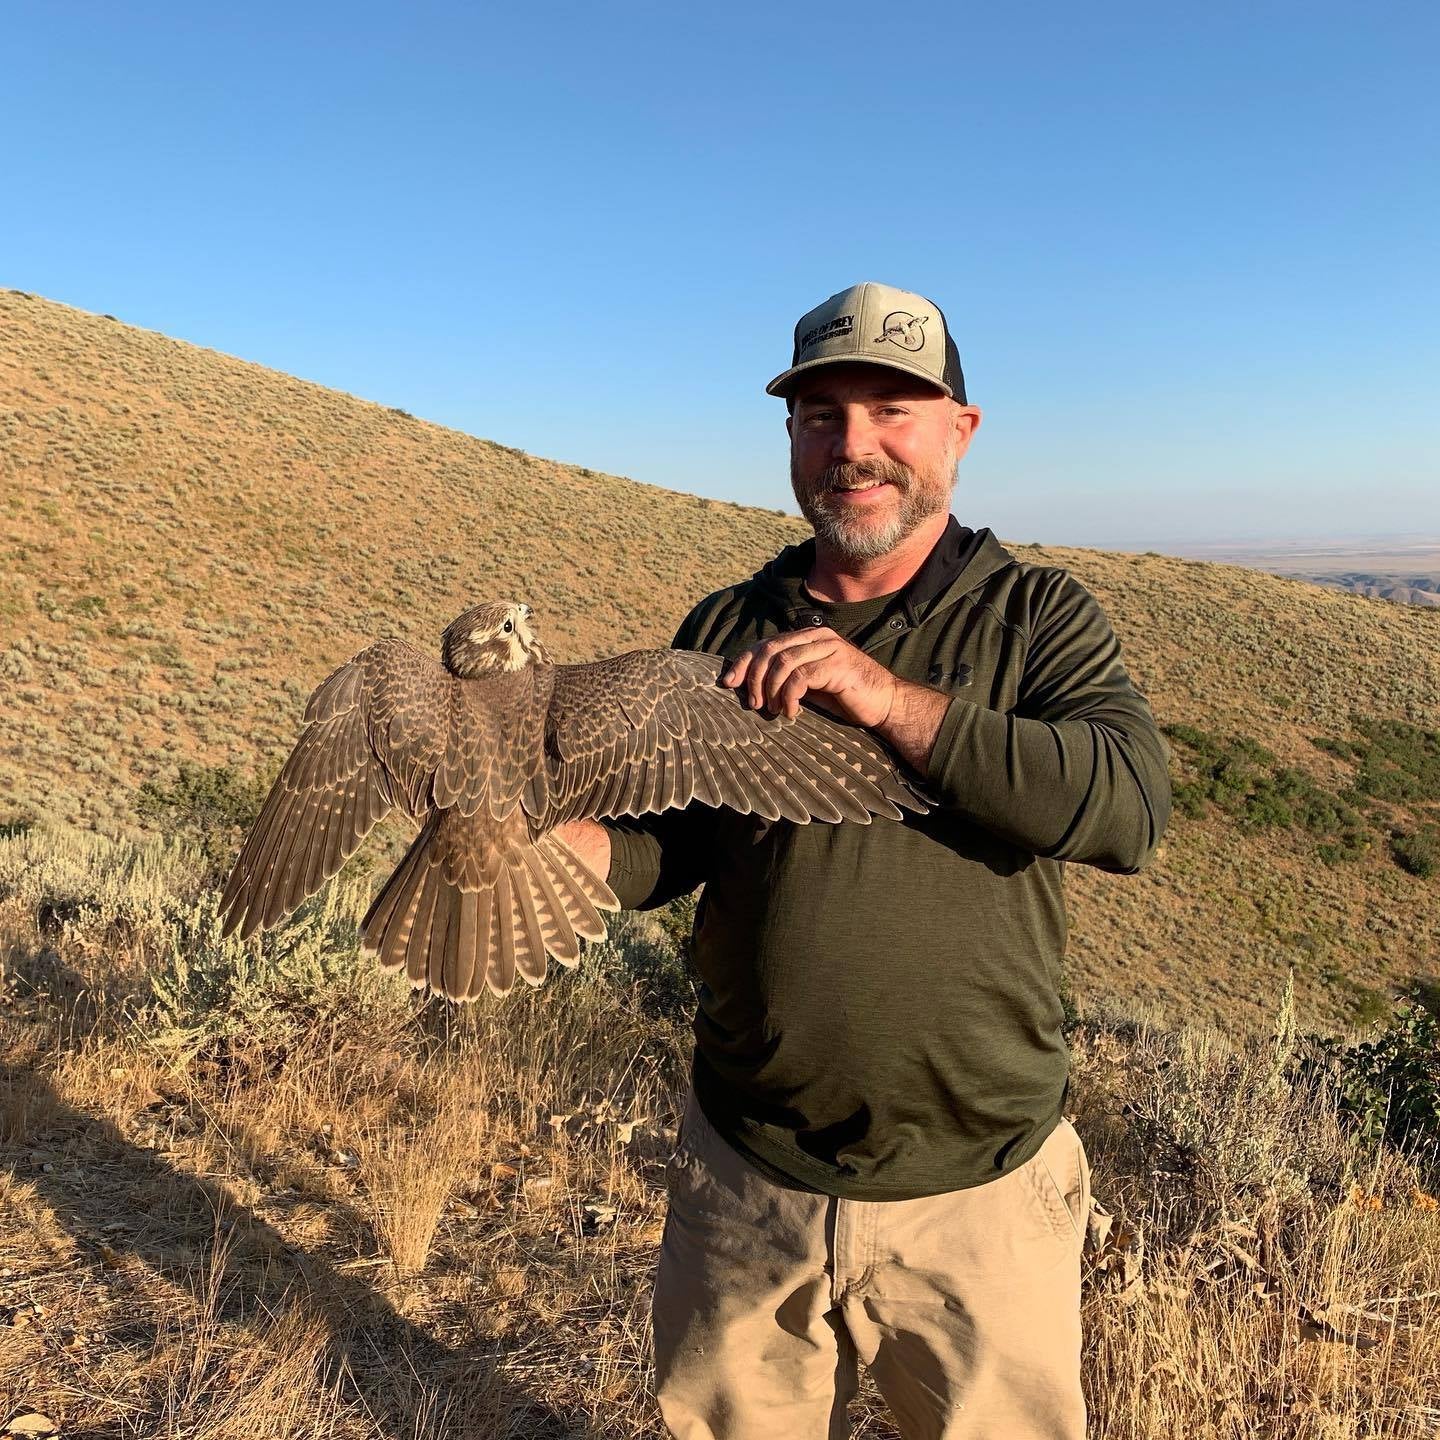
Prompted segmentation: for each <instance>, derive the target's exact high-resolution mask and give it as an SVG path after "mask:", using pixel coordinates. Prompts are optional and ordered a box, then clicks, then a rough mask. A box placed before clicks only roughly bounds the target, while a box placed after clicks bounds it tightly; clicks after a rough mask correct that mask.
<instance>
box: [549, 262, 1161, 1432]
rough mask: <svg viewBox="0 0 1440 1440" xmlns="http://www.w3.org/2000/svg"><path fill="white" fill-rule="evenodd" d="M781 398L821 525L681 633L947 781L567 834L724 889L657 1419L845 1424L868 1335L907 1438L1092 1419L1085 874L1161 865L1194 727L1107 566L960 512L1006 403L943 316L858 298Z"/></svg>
mask: <svg viewBox="0 0 1440 1440" xmlns="http://www.w3.org/2000/svg"><path fill="white" fill-rule="evenodd" d="M767 389H768V391H769V393H770V394H772V395H779V396H783V397H784V398H785V399H786V402H787V405H788V407H789V410H790V416H789V419H788V421H787V429H788V430H789V434H790V473H791V481H792V484H793V486H794V490H795V497H796V499H797V501H798V502H799V505H800V508H801V510H802V511H803V512H804V514H805V516H806V518H807V519H808V520H809V522H810V524H811V526H812V527H813V529H814V531H815V536H814V539H813V540H810V541H807V542H806V543H804V544H802V545H797V546H791V547H789V548H787V549H785V550H784V551H782V552H781V553H780V555H778V556H777V557H776V558H775V559H774V560H772V561H770V562H769V564H767V565H766V566H765V567H764V568H763V569H761V570H760V571H759V572H758V573H757V574H756V575H755V576H753V577H752V578H751V579H750V580H747V581H745V582H743V583H742V584H739V585H735V586H732V587H731V588H729V589H727V590H723V591H720V592H719V593H718V594H715V595H711V596H709V597H708V598H707V599H705V600H703V601H702V602H701V603H700V604H699V605H698V606H696V607H695V609H694V610H692V611H691V613H690V614H689V616H688V617H687V618H686V620H685V622H684V623H683V624H682V625H681V627H680V630H679V632H678V634H677V635H676V636H675V640H674V642H673V643H674V644H675V645H676V646H677V647H680V648H686V649H698V650H705V651H709V652H712V653H716V654H722V655H725V656H726V657H728V658H729V659H730V661H731V664H730V665H729V666H728V667H727V669H726V671H725V672H724V674H723V675H722V676H721V683H723V684H729V685H733V686H736V687H738V688H739V689H740V690H741V692H742V697H743V698H744V699H745V700H746V702H747V703H749V704H751V705H763V706H765V707H767V708H768V709H769V710H770V711H772V712H780V711H785V712H788V713H791V714H793V713H795V711H796V709H797V707H798V706H799V704H800V702H801V701H802V700H805V701H809V702H811V703H814V704H816V705H820V706H822V707H824V708H825V709H827V710H829V711H831V712H833V713H834V714H837V715H839V716H841V717H843V718H844V719H847V720H849V721H852V722H854V723H855V724H857V725H862V726H865V727H866V728H868V729H869V730H871V731H873V732H874V733H875V734H876V735H878V736H880V737H881V738H882V739H883V740H885V741H886V742H887V743H888V744H889V746H890V747H891V748H892V749H893V750H894V751H895V753H896V754H897V755H899V756H900V757H901V758H902V759H903V760H904V761H905V762H906V763H907V764H908V766H909V767H910V768H911V769H912V770H913V771H914V772H915V773H916V774H917V776H918V777H920V779H921V780H922V781H923V782H924V785H925V788H926V789H927V790H928V792H929V793H930V794H931V795H932V796H933V798H934V801H935V804H934V808H933V809H932V810H931V812H930V813H929V814H928V815H924V816H918V817H907V819H906V821H905V822H904V823H903V824H901V823H895V822H888V821H879V820H877V821H875V822H874V823H872V824H870V825H868V826H862V825H855V824H849V823H843V824H840V825H825V824H818V823H817V824H811V825H805V826H798V825H793V824H790V823H789V822H785V821H780V822H775V823H770V822H766V821H764V820H763V819H760V818H758V817H753V816H739V815H736V814H734V813H733V812H730V811H717V810H712V809H708V808H706V807H703V806H692V807H690V808H689V809H688V810H685V811H681V812H671V813H670V814H668V815H664V816H659V817H654V818H653V819H651V820H647V821H645V822H640V823H635V824H624V825H622V824H606V825H604V826H601V825H597V824H595V823H594V822H583V823H582V824H579V825H576V826H573V827H571V834H570V836H569V837H568V838H571V839H572V841H573V843H576V844H577V845H578V846H579V847H580V848H581V849H582V851H583V852H584V853H586V854H587V856H588V858H590V859H591V862H592V863H593V864H594V865H595V866H596V867H597V869H598V870H599V871H600V873H602V874H603V873H607V871H608V875H609V881H610V884H611V886H612V887H613V888H614V890H615V891H616V893H617V894H618V895H619V896H620V898H621V900H622V902H623V903H624V904H626V905H628V906H633V907H641V908H647V907H650V906H653V905H658V904H661V903H663V902H664V901H665V900H667V899H669V898H671V897H672V896H674V895H677V894H683V893H686V892H688V891H689V890H692V889H694V888H695V886H696V885H698V884H700V883H702V882H703V883H704V886H705V889H704V893H703V896H702V899H701V903H700V907H699V913H698V915H697V918H696V927H695V936H694V943H693V956H694V963H695V967H696V970H697V971H698V975H699V978H700V981H701V986H700V991H699V996H700V1004H699V1011H698V1014H697V1016H696V1020H695V1034H696V1052H695V1063H694V1072H693V1085H692V1091H691V1094H690V1097H689V1100H688V1103H687V1106H686V1111H685V1115H684V1119H683V1122H682V1125H681V1131H680V1137H679V1142H678V1148H677V1150H676V1153H675V1155H674V1156H673V1158H672V1160H671V1162H670V1164H669V1167H668V1173H667V1186H668V1190H669V1201H670V1204H669V1211H668V1214H667V1218H666V1227H665V1235H664V1240H663V1242H662V1246H661V1255H660V1264H659V1270H658V1274H657V1280H656V1292H655V1307H654V1324H655V1360H656V1378H657V1392H658V1397H659V1403H660V1408H661V1411H662V1413H663V1415H664V1418H665V1421H666V1423H667V1425H668V1426H669V1428H670V1430H671V1432H672V1433H673V1434H674V1435H675V1436H676V1437H678V1440H712V1437H713V1440H768V1437H772V1436H773V1437H784V1440H821V1437H838V1436H843V1435H845V1434H847V1433H848V1429H847V1424H846V1417H845V1407H846V1402H847V1400H848V1399H849V1398H850V1397H851V1396H852V1395H853V1394H854V1391H855V1388H856V1362H857V1358H858V1359H860V1360H863V1361H864V1362H865V1363H866V1365H867V1366H868V1367H869V1368H870V1370H871V1372H872V1373H873V1374H874V1376H875V1379H876V1382H877V1384H878V1385H879V1387H880V1389H881V1390H882V1392H883V1393H884V1395H885V1397H886V1399H887V1401H888V1402H889V1404H890V1406H891V1408H892V1410H893V1411H894V1413H895V1416H896V1419H897V1422H898V1424H899V1426H900V1429H901V1432H902V1434H904V1435H905V1436H906V1437H907V1440H910V1437H927V1440H928V1437H946V1440H959V1437H980V1436H985V1437H994V1440H1023V1437H1031V1436H1035V1437H1039V1436H1046V1437H1066V1440H1069V1437H1080V1436H1082V1435H1083V1434H1084V1430H1085V1402H1084V1398H1083V1395H1082V1392H1081V1387H1080V1315H1079V1307H1080V1252H1081V1246H1082V1242H1083V1237H1084V1233H1085V1222H1086V1217H1087V1215H1088V1212H1089V1208H1090V1196H1089V1188H1090V1186H1089V1166H1088V1162H1087V1160H1086V1156H1085V1151H1084V1147H1083V1145H1082V1144H1081V1141H1080V1138H1079V1136H1078V1135H1077V1134H1076V1133H1075V1130H1074V1128H1073V1127H1072V1126H1071V1124H1070V1122H1069V1121H1068V1120H1066V1119H1065V1118H1064V1116H1063V1107H1064V1103H1065V1098H1066V1094H1067V1091H1068V1076H1067V1071H1068V1054H1067V1051H1066V1047H1065V1041H1064V1037H1063V1034H1062V1008H1061V1003H1060V1000H1059V997H1058V994H1057V987H1058V984H1059V981H1060V976H1061V965H1062V957H1063V953H1064V946H1065V935H1066V921H1065V907H1064V896H1063V891H1062V868H1061V867H1062V862H1064V861H1073V862H1078V863H1081V864H1089V865H1095V866H1099V867H1100V868H1102V869H1106V870H1113V871H1120V872H1124V873H1133V872H1134V871H1136V870H1138V869H1139V868H1140V867H1141V866H1142V865H1144V864H1145V862H1146V861H1147V860H1148V859H1149V858H1150V856H1151V855H1152V854H1153V852H1154V849H1155V846H1156V844H1157V843H1158V841H1159V838H1160V835H1161V833H1162V831H1163V829H1164V826H1165V822H1166V820H1167V819H1168V817H1169V809H1170V788H1169V781H1168V778H1167V773H1166V768H1167V767H1166V751H1165V746H1164V742H1163V741H1162V740H1161V738H1160V736H1159V734H1158V733H1157V731H1156V728H1155V722H1154V719H1153V717H1152V715H1151V713H1150V710H1149V707H1148V706H1147V705H1146V703H1145V701H1144V700H1143V699H1142V698H1141V697H1140V696H1139V695H1138V694H1137V693H1136V691H1135V690H1134V688H1133V687H1132V685H1131V683H1130V681H1129V679H1128V677H1127V675H1126V672H1125V668H1124V666H1123V664H1122V661H1121V655H1120V647H1119V645H1118V643H1117V642H1116V639H1115V636H1114V634H1113V632H1112V630H1111V628H1110V625H1109V623H1108V622H1107V620H1106V618H1105V616H1104V615H1103V613H1102V612H1101V610H1100V607H1099V605H1098V604H1097V603H1096V602H1095V600H1094V598H1093V597H1092V596H1091V595H1090V594H1089V592H1088V591H1086V590H1085V588H1084V587H1083V586H1082V585H1080V583H1079V582H1078V581H1076V580H1075V579H1074V578H1073V577H1072V576H1070V575H1069V573H1068V572H1066V571H1064V570H1061V569H1057V568H1054V567H1050V566H1042V565H1032V564H1028V563H1024V562H1021V561H1018V560H1016V558H1015V557H1014V556H1013V555H1011V554H1010V553H1009V551H1007V550H1006V549H1005V548H1004V547H1003V546H1002V545H1001V544H1000V543H999V542H998V541H997V540H996V539H995V537H994V536H993V535H992V534H991V532H990V531H989V530H988V529H983V530H980V531H971V530H969V529H968V528H966V527H964V526H961V525H960V524H959V523H958V522H957V521H956V520H955V519H954V518H953V517H952V516H951V515H950V513H949V507H950V495H951V490H952V487H953V485H954V481H955V470H956V465H957V462H958V461H959V460H960V458H961V457H962V456H963V455H964V453H965V451H966V449H967V447H968V446H969V443H970V440H971V437H972V436H973V435H974V433H975V430H976V427H977V426H978V425H979V423H980V411H979V410H978V409H976V408H975V407H974V406H972V405H970V404H968V403H967V400H966V396H965V383H964V376H963V374H962V372H961V368H960V361H959V357H958V354H957V353H956V349H955V344H954V341H953V339H952V338H951V336H950V334H949V331H948V328H947V326H946V323H945V317H944V315H943V314H942V313H941V311H940V309H939V307H938V306H936V305H934V304H932V303H931V302H930V301H929V300H926V299H924V298H923V297H922V296H919V295H914V294H909V293H907V292H904V291H898V290H894V289H891V288H890V287H888V286H884V285H878V284H864V285H857V286H854V287H852V288H850V289H848V290H844V291H842V292H840V293H839V294H837V295H833V296H831V298H830V299H829V300H827V301H825V303H824V304H823V305H820V306H818V307H817V308H816V309H814V310H812V311H811V312H810V313H809V314H807V315H806V316H805V317H804V318H803V319H802V320H801V321H800V323H799V324H798V325H797V326H796V329H795V347H794V355H793V358H792V363H791V366H790V368H789V369H787V370H785V371H784V372H783V373H782V374H780V375H778V376H777V377H776V378H775V379H774V380H772V381H771V382H770V384H769V386H768V387H767Z"/></svg>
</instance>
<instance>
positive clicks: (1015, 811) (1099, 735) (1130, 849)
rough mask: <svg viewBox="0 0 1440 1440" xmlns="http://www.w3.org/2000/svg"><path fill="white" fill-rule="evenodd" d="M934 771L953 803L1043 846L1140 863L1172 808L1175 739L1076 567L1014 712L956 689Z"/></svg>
mask: <svg viewBox="0 0 1440 1440" xmlns="http://www.w3.org/2000/svg"><path fill="white" fill-rule="evenodd" d="M923 773H924V775H925V778H926V780H927V782H928V783H929V785H930V786H931V788H932V790H933V792H934V793H935V795H936V797H937V798H938V799H939V800H940V802H941V804H942V805H945V806H947V807H954V808H955V809H959V810H964V811H965V812H966V813H967V814H969V815H971V816H973V817H974V818H975V819H976V820H977V821H978V822H979V823H980V824H982V825H984V826H986V827H987V828H988V829H990V830H993V831H995V832H996V833H997V834H999V835H1002V836H1004V837H1005V838H1006V839H1008V840H1011V841H1013V842H1014V843H1015V844H1017V845H1020V846H1023V847H1024V848H1025V849H1027V850H1030V851H1032V852H1033V853H1035V854H1036V855H1043V856H1045V857H1047V858H1049V859H1053V860H1073V861H1076V862H1079V863H1081V864H1085V865H1094V866H1096V867H1097V868H1099V869H1101V870H1111V871H1116V872H1120V873H1123V874H1133V873H1134V872H1135V871H1137V870H1139V869H1141V868H1142V867H1143V866H1144V865H1145V864H1146V863H1147V862H1148V861H1149V860H1150V858H1151V857H1152V856H1153V854H1154V852H1155V847H1156V846H1157V845H1158V844H1159V842H1160V836H1161V835H1162V833H1163V832H1164V829H1165V825H1166V822H1167V821H1168V820H1169V818H1170V775H1169V766H1168V757H1167V752H1166V747H1165V741H1164V739H1163V738H1162V737H1161V735H1160V732H1159V730H1158V728H1157V727H1156V724H1155V717H1154V716H1153V715H1152V714H1151V711H1150V707H1149V705H1147V704H1146V702H1145V700H1144V698H1143V697H1142V696H1141V695H1140V694H1139V693H1138V692H1137V691H1136V690H1135V688H1134V686H1133V685H1132V684H1131V683H1130V677H1129V675H1128V674H1126V671H1125V666H1124V664H1123V662H1122V660H1121V656H1120V642H1119V641H1118V640H1117V639H1116V638H1115V633H1114V631H1113V630H1112V629H1111V627H1110V622H1109V621H1108V620H1107V619H1106V618H1105V613H1104V611H1103V610H1101V608H1100V606H1099V604H1098V602H1097V601H1096V600H1095V598H1094V596H1092V595H1091V594H1090V592H1089V591H1088V590H1086V589H1085V587H1084V586H1083V585H1081V584H1080V582H1079V581H1078V580H1076V579H1074V577H1073V576H1071V575H1069V574H1066V575H1065V576H1064V577H1063V578H1062V579H1061V580H1060V581H1059V582H1058V583H1057V584H1056V586H1055V588H1054V589H1053V590H1052V592H1051V593H1050V595H1049V597H1048V599H1047V603H1046V605H1045V607H1044V609H1043V610H1042V611H1041V613H1040V615H1039V616H1038V617H1037V619H1036V625H1035V630H1034V633H1033V634H1032V635H1031V637H1030V648H1029V651H1028V653H1027V656H1026V660H1025V670H1024V674H1023V676H1022V678H1021V683H1020V694H1019V697H1018V701H1017V704H1016V706H1015V708H1014V710H1013V711H1011V712H1010V713H1008V714H1007V713H1005V712H1002V711H998V710H989V709H986V708H985V707H984V706H983V705H977V704H976V703H975V702H974V701H971V700H965V699H962V698H960V697H959V696H955V697H952V698H951V700H950V703H949V704H948V705H947V707H946V709H945V713H944V715H943V717H942V719H941V721H940V726H939V729H938V731H937V732H936V736H935V743H934V747H933V749H932V751H931V753H930V757H929V761H928V763H927V766H926V768H925V770H924V772H923Z"/></svg>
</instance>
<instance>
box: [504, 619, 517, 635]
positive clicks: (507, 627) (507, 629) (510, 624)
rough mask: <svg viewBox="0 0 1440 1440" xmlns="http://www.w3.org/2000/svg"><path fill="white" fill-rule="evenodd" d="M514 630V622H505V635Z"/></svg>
mask: <svg viewBox="0 0 1440 1440" xmlns="http://www.w3.org/2000/svg"><path fill="white" fill-rule="evenodd" d="M514 628H515V622H514V621H513V620H507V621H506V622H505V633H506V634H507V635H508V634H509V633H510V632H511V631H512V630H513V629H514Z"/></svg>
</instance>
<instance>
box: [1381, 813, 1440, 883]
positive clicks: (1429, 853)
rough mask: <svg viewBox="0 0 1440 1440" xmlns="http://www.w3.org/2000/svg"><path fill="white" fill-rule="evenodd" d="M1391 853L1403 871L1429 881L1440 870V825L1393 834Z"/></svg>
mask: <svg viewBox="0 0 1440 1440" xmlns="http://www.w3.org/2000/svg"><path fill="white" fill-rule="evenodd" d="M1390 853H1391V854H1392V855H1394V857H1395V860H1396V863H1397V864H1398V865H1399V866H1400V868H1401V869H1402V870H1408V871H1409V872H1410V874H1412V875H1418V876H1419V877H1420V878H1421V879H1422V880H1428V879H1429V878H1430V877H1431V876H1432V875H1434V874H1435V872H1436V871H1437V870H1440V825H1426V826H1424V827H1423V828H1422V829H1419V830H1411V831H1400V832H1397V833H1395V834H1393V835H1392V836H1391V837H1390Z"/></svg>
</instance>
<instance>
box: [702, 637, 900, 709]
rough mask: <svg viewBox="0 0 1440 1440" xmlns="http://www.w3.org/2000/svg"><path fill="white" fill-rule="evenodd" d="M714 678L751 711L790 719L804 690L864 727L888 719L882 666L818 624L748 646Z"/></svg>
mask: <svg viewBox="0 0 1440 1440" xmlns="http://www.w3.org/2000/svg"><path fill="white" fill-rule="evenodd" d="M720 683H721V684H722V685H729V686H731V687H732V688H733V687H741V698H742V699H743V700H744V701H745V703H746V704H747V705H749V707H750V708H751V709H752V710H760V709H765V710H768V711H769V712H770V713H771V714H772V715H788V716H790V717H791V718H792V719H793V718H794V717H795V716H796V715H798V714H799V713H800V702H801V700H803V699H804V698H805V696H806V695H809V696H810V698H811V699H812V700H813V701H815V703H816V704H817V705H820V706H822V707H823V708H824V709H826V710H828V711H830V713H831V714H832V715H838V716H839V717H840V718H841V719H842V720H848V721H850V722H851V724H853V725H863V726H864V727H865V728H866V729H867V730H875V729H878V728H879V727H880V726H882V725H884V723H885V722H886V720H888V719H889V718H890V711H891V709H892V707H893V706H894V704H895V691H896V685H897V681H896V679H895V677H894V676H893V675H892V674H891V673H890V672H889V671H888V670H887V669H886V668H885V667H884V666H883V665H881V664H880V663H879V662H878V661H875V660H872V659H871V658H870V657H869V656H868V655H867V654H865V652H864V651H863V650H857V649H856V648H855V646H853V645H852V644H851V643H850V642H849V641H848V640H844V639H842V638H841V637H840V636H839V635H837V634H836V633H835V632H834V631H833V630H831V629H828V628H827V627H824V626H816V627H815V628H814V629H812V630H791V631H788V632H786V633H785V634H783V635H774V636H772V637H771V638H770V639H769V640H762V641H760V642H759V644H757V645H752V646H751V647H750V648H749V649H748V650H745V651H742V652H741V653H740V654H739V655H737V656H736V657H735V659H734V660H732V661H731V662H730V664H729V665H728V666H727V667H726V669H725V670H724V671H722V672H721V675H720Z"/></svg>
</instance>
